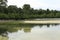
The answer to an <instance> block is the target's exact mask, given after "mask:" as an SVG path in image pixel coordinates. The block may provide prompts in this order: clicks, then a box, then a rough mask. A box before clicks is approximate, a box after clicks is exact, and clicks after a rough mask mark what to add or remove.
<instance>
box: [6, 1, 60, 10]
mask: <svg viewBox="0 0 60 40" xmlns="http://www.w3.org/2000/svg"><path fill="white" fill-rule="evenodd" d="M7 4H8V6H9V5H16V6H17V7H21V8H22V6H23V5H24V4H30V6H31V7H32V8H34V9H53V10H60V0H8V3H7Z"/></svg>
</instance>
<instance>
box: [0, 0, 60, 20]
mask: <svg viewBox="0 0 60 40" xmlns="http://www.w3.org/2000/svg"><path fill="white" fill-rule="evenodd" d="M6 1H7V0H6ZM0 2H1V1H0ZM3 4H5V6H3ZM35 18H60V11H59V10H50V9H46V10H44V9H41V8H40V9H34V8H31V6H30V4H24V5H23V6H22V8H18V7H17V6H16V5H9V6H7V4H6V3H4V2H1V3H0V20H2V19H3V20H11V19H12V20H22V19H35Z"/></svg>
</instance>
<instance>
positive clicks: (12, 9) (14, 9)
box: [8, 5, 18, 13]
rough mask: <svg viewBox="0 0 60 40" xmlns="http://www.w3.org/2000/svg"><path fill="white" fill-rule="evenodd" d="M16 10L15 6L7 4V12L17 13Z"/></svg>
mask: <svg viewBox="0 0 60 40" xmlns="http://www.w3.org/2000/svg"><path fill="white" fill-rule="evenodd" d="M17 10H18V9H17V7H16V6H14V5H10V6H8V12H9V13H17Z"/></svg>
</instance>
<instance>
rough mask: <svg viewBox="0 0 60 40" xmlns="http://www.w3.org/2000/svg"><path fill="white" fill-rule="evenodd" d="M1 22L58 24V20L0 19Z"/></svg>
mask: <svg viewBox="0 0 60 40" xmlns="http://www.w3.org/2000/svg"><path fill="white" fill-rule="evenodd" d="M1 24H9V25H12V24H60V20H57V19H56V20H0V25H1Z"/></svg>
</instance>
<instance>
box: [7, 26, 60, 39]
mask: <svg viewBox="0 0 60 40" xmlns="http://www.w3.org/2000/svg"><path fill="white" fill-rule="evenodd" d="M8 28H9V29H8V32H7V33H8V35H7V37H8V40H60V25H32V26H30V25H28V26H27V25H26V26H25V25H24V26H20V27H18V26H17V27H11V29H10V27H8Z"/></svg>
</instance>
